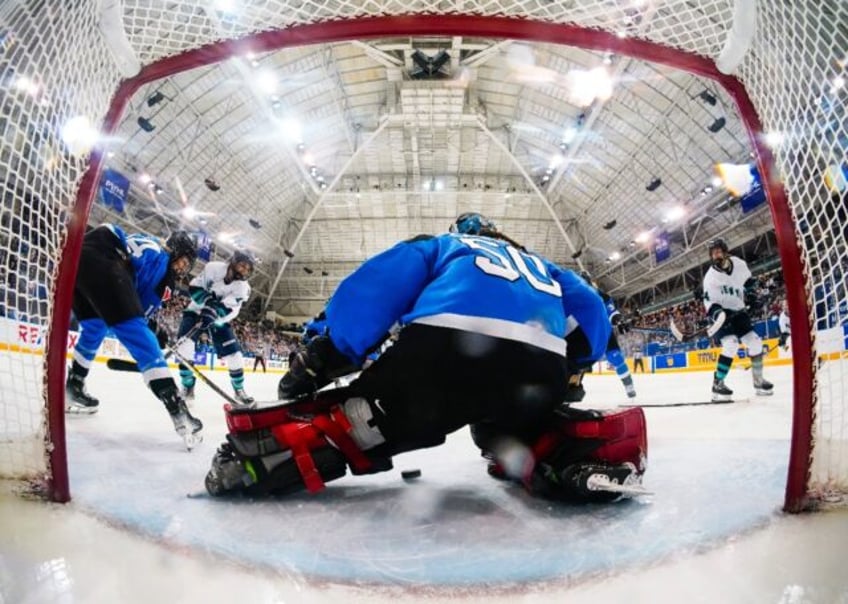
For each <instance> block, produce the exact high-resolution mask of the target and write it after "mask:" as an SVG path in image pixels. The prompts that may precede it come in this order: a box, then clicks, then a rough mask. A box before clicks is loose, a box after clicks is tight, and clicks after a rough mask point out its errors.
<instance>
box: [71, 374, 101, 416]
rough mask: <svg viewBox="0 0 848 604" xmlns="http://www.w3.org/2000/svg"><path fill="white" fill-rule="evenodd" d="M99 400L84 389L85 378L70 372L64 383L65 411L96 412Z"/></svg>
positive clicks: (87, 413) (89, 413)
mask: <svg viewBox="0 0 848 604" xmlns="http://www.w3.org/2000/svg"><path fill="white" fill-rule="evenodd" d="M99 407H100V401H98V400H97V399H96V398H94V397H93V396H91V395H90V394H89V393H88V391H87V390H86V389H85V380H84V379H83V378H82V377H80V376H78V375H76V374H73V373H71V374H70V375H68V381H67V383H66V384H65V411H66V412H67V413H80V414H86V415H91V414H94V413H97V409H98V408H99Z"/></svg>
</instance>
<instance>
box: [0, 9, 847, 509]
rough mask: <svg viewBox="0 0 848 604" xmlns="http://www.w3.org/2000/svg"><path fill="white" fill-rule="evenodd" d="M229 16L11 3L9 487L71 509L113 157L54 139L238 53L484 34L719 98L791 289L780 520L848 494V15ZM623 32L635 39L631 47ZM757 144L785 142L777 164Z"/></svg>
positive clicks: (0, 423)
mask: <svg viewBox="0 0 848 604" xmlns="http://www.w3.org/2000/svg"><path fill="white" fill-rule="evenodd" d="M233 4H235V5H238V9H237V14H236V15H235V16H234V17H232V18H228V19H224V20H222V19H221V18H220V16H221V15H220V14H218V13H217V11H216V9H215V8H214V7H215V6H216V3H215V2H211V1H210V2H193V1H191V2H190V1H188V0H185V1H181V0H174V1H168V2H165V1H163V0H124V1H123V2H121V1H120V0H112V1H103V2H98V1H95V0H87V1H84V2H74V3H69V2H44V1H33V2H20V1H19V2H3V3H2V4H0V45H2V54H3V57H2V80H0V86H1V88H0V95H2V99H3V110H2V112H0V124H2V127H0V133H2V138H0V173H2V180H0V182H2V188H3V209H2V223H1V224H0V254H1V256H0V270H2V271H3V276H2V285H0V291H2V294H0V306H2V313H0V314H2V317H0V318H1V319H2V325H3V340H2V343H0V345H2V347H3V349H2V351H0V379H2V390H0V476H4V477H7V478H12V479H14V480H16V481H18V482H20V481H27V482H31V483H38V484H40V485H42V486H43V487H45V492H46V494H47V496H48V497H50V498H52V499H55V500H59V501H64V500H67V499H68V497H69V488H68V478H67V461H66V455H65V445H64V416H63V411H62V409H63V401H64V393H63V382H64V371H65V364H66V351H67V346H68V342H67V338H68V326H69V311H70V298H71V293H72V290H73V281H74V278H75V273H76V263H77V257H78V254H79V249H80V245H81V239H82V234H83V229H84V227H85V223H86V219H87V216H88V213H89V209H90V207H91V203H92V197H93V193H94V189H95V188H96V187H95V184H96V182H97V180H98V172H99V169H100V161H101V157H100V154H99V152H98V151H97V150H96V147H95V151H94V152H92V153H85V152H83V153H80V154H73V153H69V152H68V150H67V148H66V146H65V144H64V143H63V140H62V129H63V128H67V127H68V124H75V125H77V126H78V125H79V124H80V122H79V121H71V120H72V118H79V116H84V117H85V118H87V119H88V120H89V121H90V123H92V124H95V125H96V126H98V127H99V128H100V129H101V132H109V131H111V130H112V129H113V128H115V126H116V124H117V122H118V119H119V118H120V116H121V113H122V110H123V108H124V106H125V104H126V103H127V101H128V99H129V97H130V96H131V94H132V93H133V92H134V91H135V90H137V89H138V88H139V87H140V86H141V85H142V84H144V83H146V82H149V81H152V80H154V79H157V78H161V77H164V76H167V75H170V74H173V73H176V72H179V71H182V70H185V69H189V68H193V67H198V66H201V65H203V64H207V63H211V62H215V61H220V60H223V59H225V58H226V57H227V56H228V55H229V54H230V53H231V52H233V51H234V49H235V45H234V44H233V43H232V42H231V41H232V40H235V39H245V38H248V37H249V38H252V40H251V44H252V46H253V47H254V48H255V49H256V50H271V49H274V48H280V47H284V46H291V45H295V44H302V43H303V41H304V40H307V41H309V42H311V43H319V42H332V41H341V40H350V39H357V38H375V37H390V36H391V37H398V36H413V35H456V36H460V35H473V36H475V37H478V38H480V37H489V38H508V39H523V40H528V41H534V40H537V41H544V42H552V43H561V44H567V45H576V46H581V47H584V48H587V49H594V50H599V51H604V50H608V51H613V52H615V53H620V54H625V55H630V56H633V57H636V58H640V59H644V60H649V61H658V62H662V63H665V64H667V65H672V66H676V67H679V68H681V69H686V70H689V71H694V72H697V73H698V74H700V75H702V76H706V77H710V78H713V79H714V80H715V81H716V82H718V83H719V84H721V85H723V86H724V87H725V88H726V89H727V91H728V92H729V94H730V95H731V96H732V98H733V99H734V100H735V101H736V103H737V107H738V110H739V112H740V115H741V116H742V117H743V119H744V121H745V123H746V124H747V126H748V129H749V132H750V134H751V137H752V144H753V146H754V147H755V149H756V150H757V153H758V163H759V167H760V170H761V172H762V174H763V175H764V182H765V184H766V188H767V192H768V194H769V203H770V207H771V212H772V216H773V219H774V222H775V229H776V232H777V239H778V243H779V250H780V256H781V261H782V265H783V271H784V275H785V278H786V282H787V285H788V288H787V289H788V292H789V304H790V310H791V315H792V332H793V352H794V359H795V361H794V362H795V368H794V384H795V385H794V406H795V415H794V426H793V448H792V458H791V460H790V471H789V477H788V483H787V495H786V507H787V509H790V510H798V509H802V508H803V507H805V506H806V504H807V503H808V502H809V501H813V500H817V499H821V498H828V497H831V496H836V495H838V494H840V493H844V492H845V491H846V489H848V432H846V429H848V420H847V419H846V396H848V395H846V391H848V379H846V377H848V376H847V375H846V372H845V364H844V361H843V360H842V359H843V358H844V356H845V353H844V350H845V339H846V336H845V333H846V329H848V328H846V316H848V312H846V301H848V295H846V291H845V290H846V278H845V274H844V271H845V270H846V268H848V253H846V246H845V240H846V237H845V229H846V227H845V223H846V220H845V193H844V190H845V189H844V187H845V172H846V169H845V162H846V149H848V143H846V139H847V138H848V118H846V115H845V95H846V89H845V86H844V80H843V79H842V78H843V77H844V75H845V73H844V72H845V66H846V62H848V56H846V53H848V39H846V37H845V36H846V34H845V28H844V24H845V23H846V22H848V8H846V5H845V4H844V3H843V2H839V1H837V0H826V1H823V2H785V1H783V0H760V1H759V2H756V3H755V2H748V1H743V0H737V1H736V2H734V1H733V0H703V1H698V2H692V1H691V0H564V1H561V2H548V1H538V0H491V1H488V0H487V1H485V2H484V1H482V0H461V1H457V2H443V1H441V0H408V1H406V2H392V1H387V0H374V1H373V2H362V1H360V0H350V1H348V0H336V1H332V2H301V1H299V0H298V1H295V0H264V1H262V0H245V1H244V2H237V3H233ZM624 23H628V24H631V25H632V24H634V23H635V24H636V25H637V26H636V27H631V28H630V29H629V30H628V32H627V34H626V35H621V30H622V24H624ZM198 49H202V50H198ZM717 64H719V65H721V66H722V67H723V68H724V69H725V70H727V69H730V70H731V73H732V74H733V76H727V75H725V74H724V73H723V72H722V71H720V70H719V69H718V68H717V67H716V65H717ZM138 67H140V68H141V71H138ZM764 132H781V133H784V140H783V142H782V144H781V145H779V146H778V147H776V149H775V151H774V155H772V151H770V150H769V148H767V147H766V146H765V145H764V144H763V141H762V137H761V134H762V133H764ZM826 175H827V177H826ZM823 355H824V356H826V357H827V358H826V360H824V361H823V362H822V364H821V366H819V364H818V362H817V359H819V358H820V357H821V356H823Z"/></svg>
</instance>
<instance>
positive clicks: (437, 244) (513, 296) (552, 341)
mask: <svg viewBox="0 0 848 604" xmlns="http://www.w3.org/2000/svg"><path fill="white" fill-rule="evenodd" d="M575 320H576V321H577V322H579V324H580V326H581V328H582V329H583V330H584V331H585V332H586V335H587V338H588V339H589V341H590V343H591V345H592V348H593V350H594V349H595V348H596V346H597V348H598V349H599V350H600V351H601V354H602V353H603V349H604V348H605V346H606V341H607V339H608V338H609V322H608V320H607V317H606V312H605V310H604V304H603V301H602V300H601V298H600V296H599V295H598V294H597V293H596V292H595V291H594V290H592V289H591V288H590V287H589V286H588V285H586V284H585V282H583V281H582V280H581V279H580V278H579V277H577V276H576V275H575V274H574V273H572V272H571V271H567V270H564V269H561V268H560V267H558V266H556V265H555V264H553V263H551V262H549V261H548V260H546V259H544V258H542V257H540V256H537V255H536V254H533V253H530V252H526V251H522V250H519V249H517V248H516V247H514V246H513V245H511V244H509V243H508V242H506V241H502V240H499V239H493V238H489V237H482V236H471V235H459V234H453V233H451V234H446V235H440V236H438V237H429V238H419V239H417V240H415V241H410V242H403V243H399V244H397V245H395V246H394V247H392V248H390V249H389V250H387V251H385V252H383V253H381V254H379V255H377V256H375V257H373V258H371V259H370V260H368V261H367V262H365V263H364V264H363V265H362V266H360V267H359V268H358V269H357V270H356V271H355V272H354V273H353V274H351V275H350V276H349V277H347V278H346V279H345V280H344V281H342V283H341V284H340V285H339V287H338V289H337V290H336V292H335V293H334V294H333V297H332V299H331V300H330V302H329V304H328V306H327V324H328V325H329V328H330V329H329V331H330V337H331V339H332V340H333V343H334V344H335V345H336V347H337V348H338V349H339V350H340V351H341V352H343V353H344V354H345V355H347V356H348V357H350V359H351V360H353V361H354V362H357V363H361V362H362V360H363V358H364V355H365V353H366V352H367V351H368V350H369V349H370V348H371V347H373V346H374V345H376V344H378V343H379V342H380V341H382V339H383V338H384V337H385V336H386V334H387V333H388V331H389V328H390V327H391V326H392V325H393V324H395V323H396V322H397V323H400V324H401V325H407V324H409V323H419V324H425V325H433V326H438V327H448V328H452V329H458V330H462V331H469V332H474V333H480V334H485V335H489V336H493V337H498V338H504V339H509V340H515V341H519V342H525V343H527V344H529V345H531V346H536V347H538V348H542V349H545V350H549V351H551V352H555V353H557V354H561V355H565V353H566V345H565V340H564V337H565V335H566V333H567V330H568V326H569V323H570V322H573V321H575Z"/></svg>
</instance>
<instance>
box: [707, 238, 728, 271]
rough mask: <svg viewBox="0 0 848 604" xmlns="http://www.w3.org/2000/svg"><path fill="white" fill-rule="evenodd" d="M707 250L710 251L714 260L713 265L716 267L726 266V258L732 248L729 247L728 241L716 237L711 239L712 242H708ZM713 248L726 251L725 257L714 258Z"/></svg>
mask: <svg viewBox="0 0 848 604" xmlns="http://www.w3.org/2000/svg"><path fill="white" fill-rule="evenodd" d="M707 250H708V251H709V254H710V260H711V261H712V263H713V266H715V267H716V268H722V267H724V264H725V259H726V258H727V255H728V254H729V253H730V249H729V248H728V247H727V242H726V241H725V240H724V239H722V238H721V237H716V238H715V239H711V240H710V242H709V243H708V244H707ZM713 250H721V251H722V252H724V258H722V259H721V260H714V259H713Z"/></svg>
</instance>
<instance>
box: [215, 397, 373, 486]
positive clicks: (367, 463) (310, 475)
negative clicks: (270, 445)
mask: <svg viewBox="0 0 848 604" xmlns="http://www.w3.org/2000/svg"><path fill="white" fill-rule="evenodd" d="M264 411H266V412H261V413H253V414H250V415H251V416H252V417H251V423H250V425H251V426H253V428H252V429H253V430H256V429H269V430H270V432H271V434H272V435H273V436H274V439H275V440H276V441H277V443H278V444H279V445H280V448H281V449H282V450H286V449H290V450H291V452H292V457H293V458H294V461H295V464H296V465H297V468H298V471H299V472H300V475H301V476H302V477H303V483H304V484H305V485H306V489H307V490H308V491H309V492H310V493H315V492H317V491H320V490H321V489H323V488H324V479H323V478H322V477H321V473H320V472H319V470H318V468H317V467H316V465H315V460H314V459H313V457H312V452H313V451H315V450H317V449H322V448H324V447H330V446H333V445H335V446H336V448H337V449H338V450H339V451H341V453H342V454H343V455H344V456H345V458H346V459H347V461H348V463H349V464H350V466H351V467H352V468H353V469H354V470H355V471H357V472H359V473H367V472H368V471H369V470H370V469H371V465H372V462H371V460H370V459H368V457H366V456H365V454H364V453H363V452H362V451H361V450H360V449H359V446H358V445H357V444H356V442H354V440H353V439H352V438H351V437H350V434H349V432H350V430H351V425H350V422H349V421H348V419H347V416H345V414H344V411H343V410H342V408H341V407H340V406H339V405H335V406H333V407H332V408H330V410H329V412H328V413H324V414H320V415H316V416H315V417H312V418H311V419H308V420H306V421H301V420H295V419H293V418H292V416H291V415H290V414H288V413H286V412H285V410H283V409H280V408H279V407H277V408H273V409H269V410H264ZM243 415H244V414H233V415H229V416H228V418H229V417H234V418H235V423H236V424H237V428H239V429H237V430H234V432H244V431H245V430H243V429H241V428H244V427H245V426H246V425H247V422H246V421H245V420H244V417H243ZM228 423H229V422H228ZM232 428H233V427H232V426H230V429H231V430H232ZM330 441H331V442H332V445H331V444H330Z"/></svg>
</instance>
